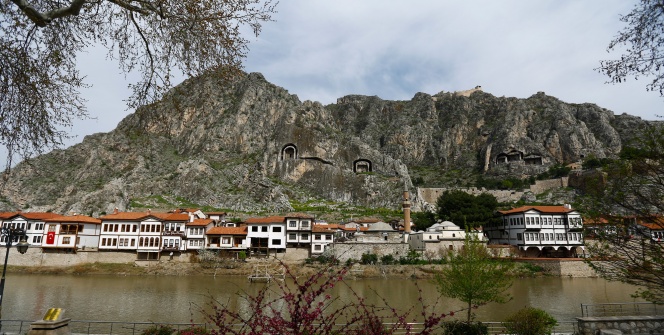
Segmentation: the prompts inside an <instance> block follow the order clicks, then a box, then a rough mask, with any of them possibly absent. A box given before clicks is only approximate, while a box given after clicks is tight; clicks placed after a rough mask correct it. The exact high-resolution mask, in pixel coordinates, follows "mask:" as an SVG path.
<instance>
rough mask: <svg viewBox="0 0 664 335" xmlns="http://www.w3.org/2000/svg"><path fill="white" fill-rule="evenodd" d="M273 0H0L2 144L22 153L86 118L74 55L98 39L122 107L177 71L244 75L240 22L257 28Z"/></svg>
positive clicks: (56, 139) (154, 92) (166, 85)
mask: <svg viewBox="0 0 664 335" xmlns="http://www.w3.org/2000/svg"><path fill="white" fill-rule="evenodd" d="M276 5H277V3H276V2H275V1H274V0H199V1H182V0H2V1H0V64H1V65H0V144H2V145H4V146H6V147H7V149H8V152H9V159H8V161H9V163H8V166H9V165H10V164H11V159H12V157H14V156H16V155H19V156H21V157H29V156H30V155H32V154H34V153H40V152H43V151H44V150H45V149H49V148H53V147H56V146H58V145H61V144H62V143H63V140H64V139H66V138H67V136H68V133H67V131H66V128H67V127H69V126H71V124H72V121H73V120H75V119H78V118H85V117H88V116H89V115H88V112H87V110H86V108H85V102H86V101H85V99H84V98H83V97H82V96H81V93H80V89H81V88H84V87H86V84H85V81H84V79H85V78H84V76H82V75H81V73H80V72H79V71H78V69H77V67H76V64H77V55H78V54H79V53H80V52H81V51H84V50H85V49H86V48H90V47H97V46H103V47H105V48H106V49H107V51H108V57H109V58H110V59H113V60H115V61H117V63H118V64H119V68H120V70H121V71H122V72H123V73H125V74H127V73H130V72H138V73H140V74H141V79H140V80H139V81H138V82H136V83H133V84H130V85H129V86H130V88H131V89H132V91H133V93H132V95H131V97H129V98H128V100H127V102H128V107H129V108H135V107H137V106H140V105H144V104H147V103H150V102H152V101H155V100H156V99H159V98H160V97H161V96H162V95H163V94H164V93H165V92H166V90H168V89H170V88H171V86H172V85H171V79H172V77H173V75H174V74H177V73H183V74H184V75H187V76H196V75H200V74H202V73H205V72H208V71H214V72H215V73H218V74H219V75H221V76H224V77H232V76H235V75H238V74H241V69H242V61H243V59H244V58H245V57H246V53H247V51H248V49H247V45H248V40H246V39H245V38H244V37H242V31H243V29H247V28H249V29H251V30H252V31H253V34H255V35H258V34H259V33H260V30H261V24H262V23H264V22H266V21H269V20H271V15H272V14H273V13H275V6H276Z"/></svg>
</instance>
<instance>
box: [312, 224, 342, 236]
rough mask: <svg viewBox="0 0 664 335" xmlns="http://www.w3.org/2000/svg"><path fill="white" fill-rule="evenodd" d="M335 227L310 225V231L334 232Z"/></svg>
mask: <svg viewBox="0 0 664 335" xmlns="http://www.w3.org/2000/svg"><path fill="white" fill-rule="evenodd" d="M335 229H336V228H331V227H328V226H327V225H314V226H311V231H312V232H314V233H330V234H331V233H334V230H335Z"/></svg>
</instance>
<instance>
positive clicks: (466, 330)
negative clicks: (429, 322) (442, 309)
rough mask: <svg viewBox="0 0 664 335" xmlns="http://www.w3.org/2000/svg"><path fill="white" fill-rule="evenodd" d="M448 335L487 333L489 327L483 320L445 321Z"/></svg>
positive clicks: (483, 334)
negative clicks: (469, 321) (467, 321)
mask: <svg viewBox="0 0 664 335" xmlns="http://www.w3.org/2000/svg"><path fill="white" fill-rule="evenodd" d="M443 328H444V329H445V334H446V335H487V334H489V327H487V326H486V325H485V324H483V323H481V322H471V323H466V322H463V321H459V320H456V321H450V322H445V324H444V325H443Z"/></svg>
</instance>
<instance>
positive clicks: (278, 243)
mask: <svg viewBox="0 0 664 335" xmlns="http://www.w3.org/2000/svg"><path fill="white" fill-rule="evenodd" d="M272 245H281V239H280V238H278V239H274V240H272Z"/></svg>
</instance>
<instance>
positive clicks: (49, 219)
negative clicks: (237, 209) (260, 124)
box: [0, 210, 334, 259]
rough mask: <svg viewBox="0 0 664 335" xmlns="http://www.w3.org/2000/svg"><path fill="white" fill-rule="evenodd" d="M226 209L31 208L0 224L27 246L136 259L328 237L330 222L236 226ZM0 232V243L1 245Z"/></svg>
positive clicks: (314, 245) (314, 248)
mask: <svg viewBox="0 0 664 335" xmlns="http://www.w3.org/2000/svg"><path fill="white" fill-rule="evenodd" d="M225 216H226V213H222V212H215V213H202V212H201V211H199V210H178V211H175V212H171V213H152V212H151V211H147V212H118V211H115V212H114V213H113V214H109V215H104V216H101V217H99V218H93V217H90V216H86V215H68V216H63V215H58V214H54V213H37V212H25V213H24V212H5V213H0V220H2V226H3V227H12V228H20V229H23V230H24V231H25V232H26V235H27V240H28V243H30V246H31V247H40V248H42V250H44V251H45V252H48V251H68V252H76V251H135V252H136V253H137V258H138V259H158V258H159V255H160V254H162V253H164V252H166V253H181V252H185V251H190V250H194V251H195V250H199V249H212V250H226V251H230V252H239V251H251V252H254V253H268V252H270V251H277V252H278V251H283V250H285V249H286V247H287V246H290V247H300V248H309V249H310V250H311V253H312V254H320V253H322V252H324V251H325V248H326V246H327V245H328V244H330V243H333V242H334V231H333V230H331V229H330V227H326V226H323V225H314V220H313V219H314V218H313V217H311V216H307V215H301V214H295V215H290V216H271V217H267V218H250V219H247V220H246V221H245V222H244V224H243V225H242V226H237V225H236V224H235V223H229V222H226V221H225ZM4 238H5V237H4V236H3V237H2V238H1V239H0V245H5V244H6V241H5V240H4Z"/></svg>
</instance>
